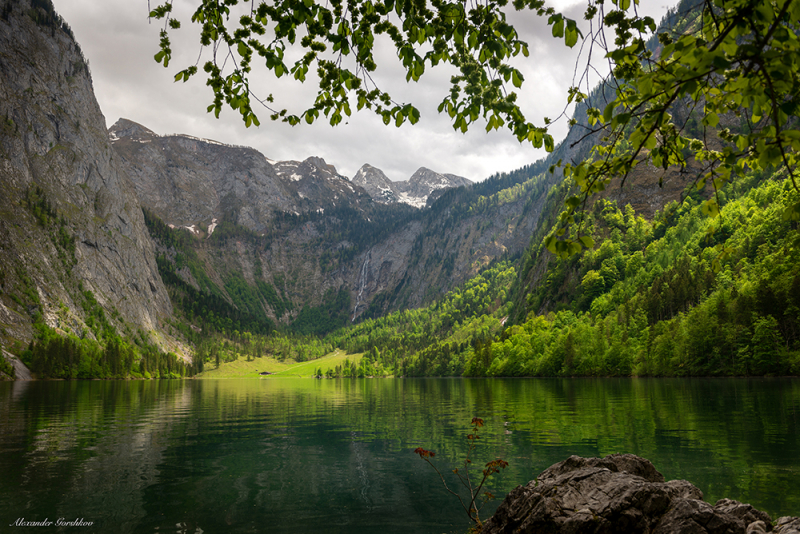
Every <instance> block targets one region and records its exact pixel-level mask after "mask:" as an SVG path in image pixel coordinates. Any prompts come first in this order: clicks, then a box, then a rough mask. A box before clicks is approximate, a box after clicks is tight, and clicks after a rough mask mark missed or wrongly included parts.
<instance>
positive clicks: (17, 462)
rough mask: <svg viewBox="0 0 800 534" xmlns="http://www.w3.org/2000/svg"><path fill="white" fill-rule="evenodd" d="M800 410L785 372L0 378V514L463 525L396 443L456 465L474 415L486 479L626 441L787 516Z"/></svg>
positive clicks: (218, 527) (623, 445)
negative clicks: (490, 470) (501, 468)
mask: <svg viewBox="0 0 800 534" xmlns="http://www.w3.org/2000/svg"><path fill="white" fill-rule="evenodd" d="M798 412H800V383H799V382H798V381H797V380H783V379H741V380H730V379H727V380H706V379H703V380H701V379H696V380H677V379H632V380H625V379H574V380H564V379H552V380H546V379H545V380H541V379H537V380H522V379H518V380H502V379H492V380H461V379H418V380H417V379H415V380H409V379H406V380H377V379H376V380H322V381H320V380H310V379H305V380H304V379H264V380H220V381H212V380H196V381H149V382H143V381H129V382H122V381H94V382H30V383H22V382H17V383H3V384H0V423H2V424H0V428H2V433H0V473H3V475H2V476H0V510H2V513H3V517H2V518H0V519H1V520H2V521H6V524H9V523H12V522H13V521H14V520H16V519H17V518H18V517H25V518H26V519H27V520H37V519H44V518H45V517H48V518H50V519H51V520H53V518H57V517H65V518H67V519H75V518H80V517H82V518H85V519H86V520H88V521H93V522H94V523H95V526H94V527H92V528H96V531H97V532H107V531H109V529H111V530H114V531H117V532H143V531H153V532H156V531H164V530H165V529H167V530H170V531H173V532H174V531H176V529H177V530H178V531H183V532H195V531H198V532H199V530H198V529H202V530H203V531H205V532H220V531H224V532H263V531H264V530H265V529H267V528H268V529H269V531H270V532H297V531H298V530H307V531H313V530H321V531H326V532H337V531H339V532H374V531H375V530H376V529H377V528H380V529H381V530H382V531H385V532H401V531H402V532H407V531H409V530H411V531H418V532H463V531H464V530H465V528H466V527H467V526H468V525H467V523H466V522H465V520H464V518H463V517H462V513H463V512H461V510H460V509H459V507H458V505H457V503H456V501H454V500H451V499H452V498H451V496H449V495H447V494H446V493H445V492H444V491H443V490H442V489H441V486H440V482H439V480H438V478H437V476H436V475H435V473H433V472H432V471H430V470H429V469H427V466H426V465H425V464H423V463H422V462H421V461H420V460H419V459H418V458H416V457H415V456H414V455H413V454H411V452H410V451H412V450H413V449H414V448H416V447H418V446H423V447H425V448H428V449H433V450H435V451H437V460H439V462H440V465H441V466H442V467H445V468H446V467H447V466H449V465H455V464H456V463H457V462H458V461H459V460H460V459H461V458H463V454H464V451H465V446H464V445H465V440H464V435H465V433H466V431H467V430H468V423H469V421H470V419H471V418H472V417H473V416H480V417H483V418H484V419H485V420H486V423H487V427H486V428H485V429H484V431H483V433H482V437H483V439H482V440H481V441H482V442H483V446H484V447H485V451H484V452H483V454H482V456H481V457H480V458H481V459H486V460H488V459H491V458H493V457H496V456H500V457H502V458H504V459H506V460H508V461H509V462H510V464H511V465H510V467H509V468H508V469H507V470H506V471H505V472H504V473H503V475H502V477H501V478H500V479H499V482H500V486H501V488H500V489H501V492H500V493H502V492H504V491H508V490H510V489H511V488H513V487H514V486H515V485H516V484H519V483H524V482H526V481H528V480H530V479H531V478H532V477H533V476H535V474H537V473H538V472H540V471H541V470H542V469H544V468H546V467H547V466H549V465H551V464H552V463H555V462H557V461H560V460H563V459H564V458H566V457H567V456H569V455H571V454H580V455H584V456H601V455H605V454H610V453H613V452H632V453H635V454H639V455H642V456H645V457H647V458H649V459H651V460H652V461H653V463H654V464H655V465H656V467H657V468H658V469H659V470H660V471H662V473H664V475H665V476H666V477H667V478H668V479H671V478H685V479H688V480H690V481H692V482H693V483H694V484H696V485H697V486H699V487H700V488H701V489H702V490H703V491H704V493H705V494H706V498H707V500H709V501H712V502H713V501H714V500H716V499H718V498H721V497H723V496H726V497H731V498H735V499H738V500H742V501H746V502H751V503H752V504H754V505H756V506H758V507H761V508H764V509H766V510H768V511H769V512H771V513H772V514H773V515H776V516H777V515H785V514H796V513H797V510H798V509H800V477H798V474H800V459H798V457H797V454H796V451H797V450H800V447H798V445H800V443H798V442H799V441H800V438H799V437H798V424H797V423H798ZM444 470H445V471H447V469H444ZM495 493H496V494H497V493H498V492H495ZM89 531H91V529H89V530H86V529H84V530H83V532H89Z"/></svg>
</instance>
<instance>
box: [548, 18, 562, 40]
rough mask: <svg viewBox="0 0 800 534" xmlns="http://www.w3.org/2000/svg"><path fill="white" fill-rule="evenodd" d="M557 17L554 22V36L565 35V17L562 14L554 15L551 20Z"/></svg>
mask: <svg viewBox="0 0 800 534" xmlns="http://www.w3.org/2000/svg"><path fill="white" fill-rule="evenodd" d="M552 19H555V24H553V37H564V18H563V17H562V16H561V15H553V17H551V20H552Z"/></svg>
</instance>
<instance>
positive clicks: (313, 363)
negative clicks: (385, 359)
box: [196, 349, 363, 378]
mask: <svg viewBox="0 0 800 534" xmlns="http://www.w3.org/2000/svg"><path fill="white" fill-rule="evenodd" d="M362 357H363V353H358V354H347V353H345V352H344V351H343V350H340V349H336V350H335V351H333V352H331V353H330V354H326V355H325V356H323V357H322V358H318V359H316V360H310V361H307V362H296V361H294V360H284V361H282V362H281V361H278V360H276V359H275V358H255V359H253V360H250V361H247V360H236V361H233V362H226V363H221V364H220V366H219V368H217V369H208V370H206V371H203V372H202V373H200V374H198V375H197V376H196V378H262V377H266V376H269V377H273V376H276V377H293V378H297V377H300V378H311V377H313V376H315V375H316V371H317V370H318V369H321V370H322V373H323V374H325V372H327V371H328V369H336V366H337V365H339V366H344V362H345V360H349V361H350V363H351V364H353V363H355V364H358V363H359V362H360V361H361V358H362ZM207 365H208V366H209V367H211V366H212V365H213V364H207ZM263 372H267V373H270V374H269V375H261V374H260V373H263Z"/></svg>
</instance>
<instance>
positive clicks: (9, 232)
mask: <svg viewBox="0 0 800 534" xmlns="http://www.w3.org/2000/svg"><path fill="white" fill-rule="evenodd" d="M0 121H2V122H1V123H0V187H2V194H0V214H1V215H2V216H0V272H2V274H0V287H2V294H0V323H1V324H0V326H2V329H1V330H0V338H4V339H5V341H6V342H9V341H10V340H11V339H16V340H21V341H26V340H28V339H30V337H31V335H32V323H33V322H34V320H35V319H37V318H39V317H43V319H44V321H45V322H46V323H48V324H49V325H50V326H53V327H58V328H61V329H63V330H65V331H71V332H74V333H76V334H79V335H89V336H91V335H92V334H91V331H90V328H87V326H86V324H85V323H86V320H87V317H88V315H90V314H91V313H95V314H96V313H97V312H98V311H97V309H96V305H95V304H94V303H93V302H92V298H90V297H91V295H90V294H89V293H88V292H91V293H93V296H94V299H96V301H97V303H98V304H99V306H100V307H101V308H102V309H103V310H104V313H105V315H106V317H107V318H108V320H110V321H111V323H112V324H113V325H114V326H115V327H117V329H118V330H119V331H120V332H131V333H135V332H136V330H137V329H141V330H143V331H144V332H151V333H154V334H155V332H156V331H157V330H158V329H159V326H160V323H161V321H162V319H164V318H166V317H168V316H169V315H170V314H171V311H172V308H171V304H170V300H169V297H168V295H167V292H166V289H165V287H164V285H163V284H162V281H161V278H160V277H159V274H158V270H157V268H156V262H155V257H154V253H153V246H152V243H151V241H150V239H149V236H148V233H147V229H146V227H145V225H144V220H143V217H142V212H141V209H140V207H139V203H138V200H137V197H136V193H135V191H134V188H133V186H132V185H131V183H130V181H129V180H128V178H127V176H126V175H125V174H124V173H123V172H122V171H121V170H120V167H119V165H118V163H119V158H118V156H116V154H115V152H114V151H113V149H112V148H111V146H110V144H109V142H108V139H107V133H106V126H105V119H104V117H103V115H102V113H101V112H100V109H99V107H98V105H97V101H96V100H95V97H94V93H93V90H92V82H91V77H90V75H89V68H88V64H87V62H86V60H85V58H84V57H83V55H82V53H81V51H80V48H79V47H78V45H77V44H76V43H75V41H74V39H73V37H72V35H71V32H70V31H69V27H68V26H67V25H66V24H65V23H63V21H61V19H60V18H59V17H58V16H57V15H55V13H53V12H52V10H49V11H48V10H47V9H44V8H41V7H37V8H34V7H32V5H31V3H30V2H29V1H27V0H17V1H13V2H10V3H8V2H6V9H4V11H3V17H2V18H0ZM93 308H94V311H92V310H93ZM157 337H158V336H157Z"/></svg>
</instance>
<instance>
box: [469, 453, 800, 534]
mask: <svg viewBox="0 0 800 534" xmlns="http://www.w3.org/2000/svg"><path fill="white" fill-rule="evenodd" d="M781 521H783V522H782V523H780V525H779V527H778V528H776V529H775V530H774V531H773V532H781V533H789V532H792V530H790V529H791V528H795V529H796V528H797V526H798V525H800V519H797V518H781ZM771 526H772V521H771V519H770V517H769V515H767V514H766V513H764V512H762V511H759V510H756V509H755V508H753V507H752V506H750V505H749V504H742V503H740V502H737V501H732V500H730V499H722V500H720V501H718V502H717V503H716V505H714V506H711V505H710V504H708V503H706V502H704V501H703V494H702V492H701V491H700V490H699V489H697V488H696V487H695V486H693V485H692V484H690V483H689V482H687V481H685V480H671V481H669V482H665V481H664V477H663V476H662V475H661V473H659V472H658V471H656V469H655V467H653V464H652V463H650V462H649V461H648V460H645V459H644V458H639V457H638V456H634V455H632V454H614V455H610V456H606V457H605V458H581V457H578V456H571V457H570V458H568V459H567V460H564V461H563V462H560V463H558V464H555V465H553V466H551V467H550V468H548V469H546V470H545V471H544V472H542V474H541V475H539V478H537V479H536V480H533V481H531V482H529V483H528V484H526V485H525V486H518V487H517V488H516V489H514V490H513V491H512V492H511V493H509V494H508V496H506V498H505V500H504V501H503V503H502V504H501V505H500V507H499V508H498V509H497V511H496V512H495V514H494V516H492V518H490V519H489V521H487V522H486V523H485V525H484V529H483V530H482V532H483V533H484V534H486V533H492V534H499V533H511V532H515V533H521V534H524V533H534V532H535V533H552V534H557V533H558V534H562V533H563V534H567V533H569V534H572V533H575V534H577V533H581V534H587V533H588V534H592V533H597V534H600V533H612V532H626V533H628V532H630V533H652V534H706V533H708V534H712V533H713V534H723V533H724V534H738V533H741V534H746V533H751V532H753V533H755V532H766V531H769V530H771ZM779 529H781V530H779Z"/></svg>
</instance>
